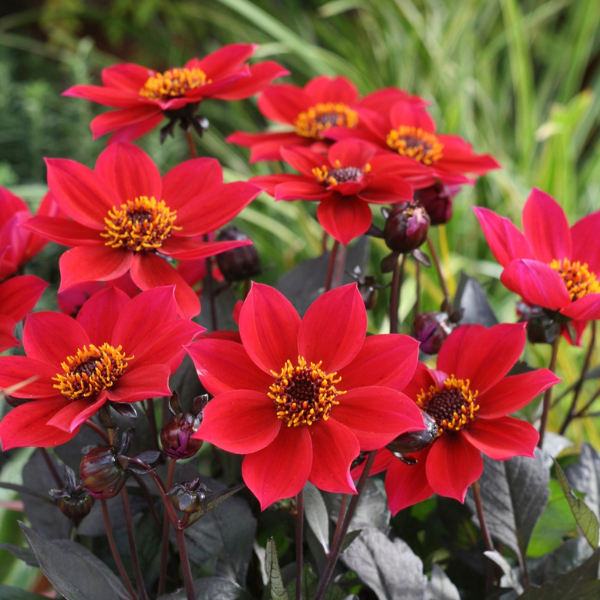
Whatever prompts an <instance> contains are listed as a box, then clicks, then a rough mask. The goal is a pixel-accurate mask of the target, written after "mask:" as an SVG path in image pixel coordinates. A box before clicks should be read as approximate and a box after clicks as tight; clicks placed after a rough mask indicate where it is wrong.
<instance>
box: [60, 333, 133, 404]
mask: <svg viewBox="0 0 600 600" xmlns="http://www.w3.org/2000/svg"><path fill="white" fill-rule="evenodd" d="M132 359H133V356H125V353H124V352H123V351H122V348H121V346H117V347H116V348H114V347H113V346H111V345H110V344H102V346H100V347H96V346H94V344H90V345H89V346H84V347H83V348H80V349H78V350H77V354H75V355H74V356H68V357H67V359H66V360H65V362H63V363H61V365H60V366H61V367H62V368H63V371H64V373H58V374H57V375H56V377H53V378H52V381H56V384H54V385H53V386H52V387H54V388H56V389H57V390H59V391H60V393H61V394H62V395H63V396H65V397H66V398H68V399H69V400H79V399H80V398H88V397H89V396H92V395H93V394H97V393H98V392H101V391H102V390H105V389H106V388H110V387H112V386H113V385H114V383H115V381H117V379H118V378H119V377H121V375H123V373H124V371H125V369H126V368H127V361H128V360H132Z"/></svg>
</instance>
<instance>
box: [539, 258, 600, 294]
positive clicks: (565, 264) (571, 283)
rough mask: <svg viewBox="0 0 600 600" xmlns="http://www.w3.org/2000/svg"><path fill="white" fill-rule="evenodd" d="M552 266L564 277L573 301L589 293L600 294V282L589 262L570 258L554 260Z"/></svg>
mask: <svg viewBox="0 0 600 600" xmlns="http://www.w3.org/2000/svg"><path fill="white" fill-rule="evenodd" d="M550 266H551V267H552V268H553V269H554V270H555V271H556V272H557V273H558V274H559V275H560V276H561V277H562V280H563V281H564V282H565V285H566V286H567V291H568V292H569V294H570V296H571V301H572V302H575V300H579V298H582V297H583V296H587V295H588V294H600V282H598V281H597V280H596V275H595V273H593V272H591V271H590V270H589V268H588V265H587V263H583V264H582V263H581V262H579V261H578V260H577V261H575V262H571V261H570V260H569V259H568V258H563V259H562V260H553V261H552V262H551V263H550Z"/></svg>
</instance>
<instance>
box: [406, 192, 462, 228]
mask: <svg viewBox="0 0 600 600" xmlns="http://www.w3.org/2000/svg"><path fill="white" fill-rule="evenodd" d="M460 188H461V186H460V185H444V184H443V183H440V182H437V183H434V184H433V185H430V186H429V187H426V188H424V189H422V190H415V200H418V201H419V202H420V203H421V204H422V205H423V208H424V209H425V210H426V211H427V214H428V215H429V218H430V219H431V224H432V225H443V224H444V223H447V222H448V221H449V220H450V218H451V217H452V201H453V199H454V196H456V194H458V192H459V191H460Z"/></svg>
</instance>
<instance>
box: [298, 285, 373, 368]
mask: <svg viewBox="0 0 600 600" xmlns="http://www.w3.org/2000/svg"><path fill="white" fill-rule="evenodd" d="M366 333H367V311H366V310H365V304H364V302H363V300H362V297H361V295H360V292H359V291H358V287H357V285H356V284H355V283H353V284H350V285H345V286H342V287H339V288H336V289H334V290H331V291H329V292H326V293H325V294H323V295H322V296H319V297H318V298H317V299H316V300H315V301H314V302H313V303H312V305H311V306H310V307H309V309H308V310H307V311H306V314H305V315H304V318H303V319H302V324H301V325H300V329H299V331H298V352H299V354H300V356H304V358H306V360H307V362H313V363H315V364H316V363H322V364H321V368H322V369H323V370H324V371H326V372H328V373H331V372H333V371H337V370H338V369H341V368H342V367H345V366H346V365H347V364H348V363H349V362H350V361H352V360H353V359H354V358H355V357H356V355H357V354H358V353H359V351H360V349H361V348H362V346H363V344H364V341H365V334H366Z"/></svg>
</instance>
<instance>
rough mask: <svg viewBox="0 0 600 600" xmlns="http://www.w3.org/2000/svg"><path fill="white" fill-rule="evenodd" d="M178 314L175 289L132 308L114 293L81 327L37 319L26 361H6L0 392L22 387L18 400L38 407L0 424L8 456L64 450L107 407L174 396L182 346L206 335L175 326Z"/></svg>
mask: <svg viewBox="0 0 600 600" xmlns="http://www.w3.org/2000/svg"><path fill="white" fill-rule="evenodd" d="M176 312H177V304H176V302H175V295H174V289H173V287H172V286H170V287H161V288H155V289H153V290H149V291H147V292H143V293H142V294H139V295H138V296H136V297H135V298H133V299H132V300H131V299H130V298H129V297H128V296H127V294H125V293H124V292H122V291H121V290H118V289H117V288H114V287H111V288H108V289H106V290H103V291H102V292H99V293H98V294H95V295H94V296H92V297H91V298H90V299H89V300H88V301H87V302H86V303H85V304H84V305H83V307H82V308H81V310H80V311H79V314H78V315H77V319H72V318H71V317H68V316H67V315H63V314H61V313H54V312H37V313H33V314H32V315H30V316H29V317H28V318H27V321H26V323H25V329H24V331H23V346H24V348H25V353H26V354H27V356H3V357H0V388H2V389H6V388H12V387H13V386H15V387H17V386H20V387H18V389H17V390H16V391H11V392H10V394H11V396H14V397H15V398H32V399H34V400H33V401H32V402H27V403H26V404H21V405H20V406H17V407H16V408H15V409H13V410H12V411H11V412H9V413H8V414H7V415H6V417H4V419H3V420H2V422H1V423H0V440H1V441H2V448H3V450H8V449H9V448H17V447H24V446H35V447H48V446H58V445H59V444H64V443H65V442H67V441H69V440H70V439H72V438H73V437H75V435H76V433H77V431H79V427H80V426H81V424H82V423H83V422H84V421H85V420H86V419H89V418H90V417H91V416H92V415H94V414H96V413H97V412H98V411H99V410H100V408H101V407H102V406H103V405H104V404H105V403H106V402H107V401H111V402H139V401H140V400H145V399H146V398H152V397H153V396H169V395H171V391H170V390H169V376H170V375H171V373H173V372H174V371H175V370H176V369H177V367H178V366H179V364H180V363H181V360H182V359H183V356H184V350H183V344H188V343H189V342H191V341H192V340H193V339H194V338H195V337H196V336H197V335H198V334H199V333H201V332H202V331H203V328H202V327H200V325H197V324H196V323H193V322H192V321H187V320H184V319H176V318H175V317H176ZM148 323H152V329H149V328H148ZM24 382H25V385H22V384H23V383H24Z"/></svg>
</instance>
